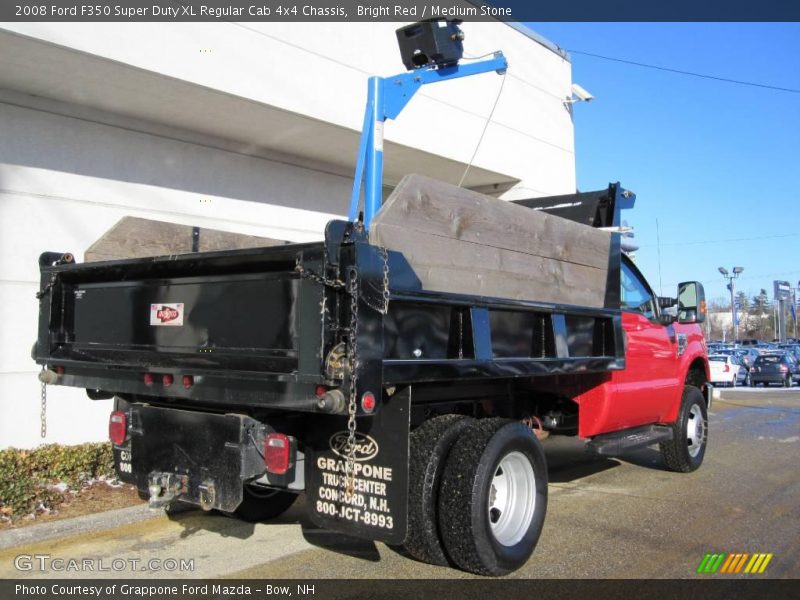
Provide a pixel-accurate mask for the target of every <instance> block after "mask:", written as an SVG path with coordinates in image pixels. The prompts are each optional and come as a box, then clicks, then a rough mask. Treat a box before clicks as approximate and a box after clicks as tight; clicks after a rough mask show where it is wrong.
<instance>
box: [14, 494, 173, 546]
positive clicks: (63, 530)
mask: <svg viewBox="0 0 800 600" xmlns="http://www.w3.org/2000/svg"><path fill="white" fill-rule="evenodd" d="M163 516H164V511H163V510H159V511H153V510H150V508H149V507H148V506H147V504H146V503H145V504H141V505H137V506H129V507H127V508H119V509H116V510H109V511H105V512H101V513H95V514H93V515H83V516H80V517H73V518H71V519H63V520H60V521H53V522H51V523H41V524H39V525H29V526H28V527H20V528H19V529H10V530H7V531H3V532H0V550H5V549H7V548H13V547H15V546H21V545H24V544H33V543H38V542H44V541H47V540H53V539H57V538H65V537H70V536H73V535H78V534H81V533H86V532H88V531H97V530H102V529H109V528H111V527H117V526H119V525H129V524H131V523H138V522H140V521H147V520H150V519H155V518H158V517H163Z"/></svg>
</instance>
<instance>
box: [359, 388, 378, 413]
mask: <svg viewBox="0 0 800 600" xmlns="http://www.w3.org/2000/svg"><path fill="white" fill-rule="evenodd" d="M361 408H362V409H363V410H364V412H368V413H371V412H372V411H373V410H375V394H373V393H372V392H364V394H363V395H362V396H361Z"/></svg>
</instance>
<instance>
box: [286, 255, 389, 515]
mask: <svg viewBox="0 0 800 600" xmlns="http://www.w3.org/2000/svg"><path fill="white" fill-rule="evenodd" d="M379 252H380V255H381V259H382V261H383V281H382V284H383V285H382V287H383V289H382V291H381V297H382V299H383V304H382V306H372V305H371V304H370V303H369V302H368V301H367V299H366V298H361V300H363V301H364V303H365V304H366V305H367V306H369V307H370V308H372V309H373V310H375V311H377V312H379V313H380V314H382V315H385V314H387V313H388V312H389V254H388V252H387V251H386V248H383V247H379ZM294 270H295V271H296V272H297V273H299V274H300V277H301V278H303V279H310V280H311V281H315V282H316V283H318V284H320V285H323V286H326V287H330V288H333V289H336V290H345V291H346V292H347V294H348V295H349V296H350V352H349V360H348V362H349V366H350V394H349V400H348V403H347V445H346V449H345V453H346V457H345V467H344V475H345V479H344V488H345V489H344V494H345V500H350V498H352V497H353V494H354V493H355V464H356V412H357V410H358V408H357V398H356V394H357V390H356V388H357V384H358V374H357V370H356V365H357V363H358V344H357V339H358V301H359V293H358V275H357V273H356V271H353V273H352V275H351V277H350V282H349V285H347V284H345V283H344V282H343V281H342V280H341V279H329V278H327V277H324V276H322V275H319V274H317V273H315V272H313V271H311V270H310V269H306V268H305V267H304V266H303V265H302V264H301V263H300V258H299V257H298V258H297V262H296V263H295V267H294ZM322 311H323V312H327V305H326V304H325V301H324V299H323V304H322Z"/></svg>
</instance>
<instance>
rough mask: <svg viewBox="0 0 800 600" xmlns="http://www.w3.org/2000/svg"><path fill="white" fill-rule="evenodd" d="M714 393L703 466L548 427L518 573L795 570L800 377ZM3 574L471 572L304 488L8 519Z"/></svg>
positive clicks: (0, 544)
mask: <svg viewBox="0 0 800 600" xmlns="http://www.w3.org/2000/svg"><path fill="white" fill-rule="evenodd" d="M718 396H719V397H718V398H717V399H716V401H715V402H714V404H713V406H712V409H711V411H710V416H709V420H710V438H709V445H708V451H707V453H706V458H705V463H704V464H703V466H702V467H701V469H700V470H698V471H696V472H695V473H691V474H677V473H672V472H669V471H666V470H665V469H664V466H663V463H662V461H661V458H660V455H659V453H658V452H657V451H656V450H655V449H651V448H648V449H645V450H642V451H639V452H636V453H634V454H631V455H630V456H626V457H625V458H621V459H604V458H598V457H594V456H591V455H588V454H586V453H585V452H584V451H583V447H582V443H581V442H580V441H579V440H577V439H571V438H550V439H548V440H545V442H544V446H545V450H546V453H547V458H548V464H549V475H550V499H549V506H548V514H547V519H546V522H545V526H544V531H543V533H542V537H541V539H540V541H539V544H538V546H537V548H536V551H535V552H534V554H533V556H532V557H531V559H530V560H529V561H528V563H527V564H526V565H525V566H524V567H523V568H521V569H520V570H518V571H517V572H515V573H513V574H512V575H510V577H515V578H551V577H554V578H558V577H561V578H620V577H624V578H644V579H649V578H662V577H666V578H685V577H696V576H697V575H696V570H697V567H698V565H699V564H700V562H701V560H702V559H703V557H704V555H705V554H706V553H708V552H725V553H736V552H747V553H755V552H763V553H772V554H773V558H772V560H771V561H770V563H769V565H768V568H767V569H766V571H765V573H764V574H763V575H760V576H759V577H776V578H777V577H780V578H788V577H793V578H797V577H800V535H799V534H800V502H798V498H800V470H798V459H800V389H797V388H795V389H791V390H782V389H777V388H773V389H760V388H759V389H743V388H738V389H731V390H722V391H721V392H718ZM42 557H44V558H42ZM58 561H61V562H58ZM70 561H72V562H70ZM42 567H44V568H42ZM71 567H74V568H71ZM0 577H2V578H26V577H58V578H63V577H76V578H93V577H114V578H119V577H146V578H159V577H167V578H175V577H202V578H214V577H231V578H251V577H252V578H268V579H273V578H302V579H316V578H389V579H395V578H427V579H441V578H470V577H473V576H472V575H470V574H468V573H463V572H461V571H457V570H455V569H449V568H444V567H433V566H430V565H426V564H422V563H419V562H416V561H414V560H412V559H409V558H407V557H405V556H403V555H402V554H400V553H398V552H397V551H396V550H393V549H391V548H388V547H387V546H385V545H383V544H380V543H373V542H368V541H363V540H357V539H352V538H347V537H344V536H342V535H340V534H337V533H332V532H327V531H323V530H320V529H318V528H315V527H314V526H313V525H312V524H311V523H310V521H309V520H308V519H307V517H306V516H305V510H304V505H303V502H302V498H301V499H300V500H299V501H298V502H297V503H296V504H295V505H294V506H293V507H292V508H291V509H290V510H289V511H288V512H287V513H286V514H284V515H283V516H282V517H281V518H279V519H277V520H275V521H273V522H269V523H260V524H256V525H253V524H249V523H243V522H240V521H237V520H234V519H230V518H228V517H225V516H223V515H219V514H214V513H210V514H208V513H203V512H202V511H185V512H177V513H175V514H172V515H165V514H163V512H162V513H150V512H148V511H146V510H143V509H142V508H139V507H135V508H132V509H124V510H123V511H114V512H113V513H106V514H104V515H99V516H91V517H81V518H78V519H71V520H69V522H54V523H49V524H46V525H41V526H34V527H33V528H28V531H25V530H19V531H18V532H14V531H8V532H3V533H0Z"/></svg>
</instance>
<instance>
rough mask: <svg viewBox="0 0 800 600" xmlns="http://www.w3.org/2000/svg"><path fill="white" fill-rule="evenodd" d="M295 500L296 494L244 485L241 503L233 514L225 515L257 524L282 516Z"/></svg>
mask: <svg viewBox="0 0 800 600" xmlns="http://www.w3.org/2000/svg"><path fill="white" fill-rule="evenodd" d="M296 499H297V494H293V493H291V492H281V491H280V490H273V489H270V488H265V487H256V486H253V485H245V486H244V490H243V493H242V503H241V504H240V505H239V507H238V508H237V509H236V510H235V511H233V513H225V514H227V515H228V516H230V517H236V518H239V519H241V520H242V521H247V522H249V523H258V522H259V521H266V520H268V519H274V518H275V517H278V516H280V515H282V514H283V513H285V512H286V511H287V510H289V508H290V507H291V506H292V504H294V501H295V500H296Z"/></svg>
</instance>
